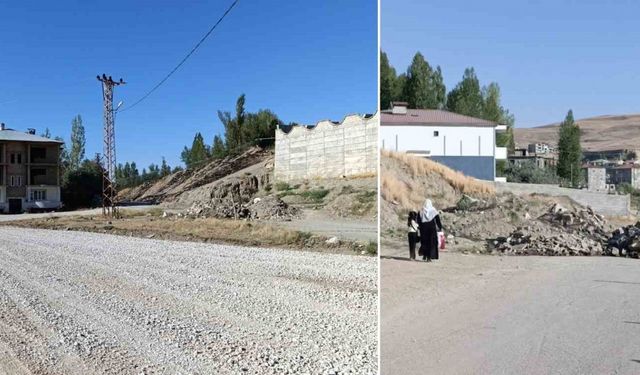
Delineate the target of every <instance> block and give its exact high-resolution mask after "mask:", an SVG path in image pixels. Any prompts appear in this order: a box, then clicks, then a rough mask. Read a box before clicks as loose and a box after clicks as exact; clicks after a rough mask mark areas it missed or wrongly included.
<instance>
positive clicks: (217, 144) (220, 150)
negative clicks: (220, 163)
mask: <svg viewBox="0 0 640 375" xmlns="http://www.w3.org/2000/svg"><path fill="white" fill-rule="evenodd" d="M225 156H227V150H226V148H225V147H224V142H223V141H222V138H220V136H219V135H216V136H214V137H213V145H212V146H211V157H213V158H215V159H222V158H224V157H225Z"/></svg>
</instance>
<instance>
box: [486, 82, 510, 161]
mask: <svg viewBox="0 0 640 375" xmlns="http://www.w3.org/2000/svg"><path fill="white" fill-rule="evenodd" d="M500 96H501V95H500V86H498V84H497V83H495V82H492V83H490V84H489V85H488V86H485V87H483V88H482V97H483V100H484V104H483V106H482V108H483V115H482V116H481V117H482V118H483V119H485V120H489V121H493V122H495V123H498V124H501V125H507V131H506V132H503V133H498V135H497V137H496V145H497V146H500V147H507V149H508V150H509V152H513V151H514V149H515V141H514V139H513V125H514V123H515V119H514V117H513V115H512V114H510V113H509V111H508V110H506V109H505V108H504V107H502V105H501V104H500Z"/></svg>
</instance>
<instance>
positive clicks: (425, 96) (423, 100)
mask: <svg viewBox="0 0 640 375" xmlns="http://www.w3.org/2000/svg"><path fill="white" fill-rule="evenodd" d="M394 101H401V102H406V103H407V104H408V106H409V108H414V109H443V110H447V111H450V112H454V113H458V114H461V115H466V116H472V117H476V118H481V119H484V120H488V121H493V122H496V123H499V124H502V125H507V131H506V132H504V133H499V134H498V136H497V138H496V144H497V145H498V146H500V147H507V148H508V149H509V151H510V152H512V151H513V150H514V148H515V142H514V137H513V125H514V123H515V117H514V116H513V114H511V113H510V112H509V110H507V109H506V108H504V107H503V106H502V104H501V93H500V86H499V85H498V84H497V83H495V82H491V83H489V84H488V85H485V86H481V85H480V81H479V79H478V77H477V76H476V73H475V70H474V69H473V68H467V69H465V71H464V74H463V75H462V80H461V81H460V82H459V83H458V84H457V85H456V86H455V87H454V88H453V89H451V90H450V91H449V92H447V89H446V87H445V84H444V79H443V76H442V69H441V68H440V66H436V67H435V68H433V67H432V66H431V64H429V62H427V60H425V58H424V56H423V55H422V54H421V53H420V52H416V54H415V55H414V56H413V60H412V61H411V64H410V65H409V67H408V68H407V70H406V72H405V73H401V74H400V75H398V74H397V73H396V69H395V68H394V67H393V66H392V65H391V64H390V63H389V58H388V56H387V54H386V53H385V52H383V51H380V103H379V104H380V109H382V110H385V109H389V108H390V106H391V102H394Z"/></svg>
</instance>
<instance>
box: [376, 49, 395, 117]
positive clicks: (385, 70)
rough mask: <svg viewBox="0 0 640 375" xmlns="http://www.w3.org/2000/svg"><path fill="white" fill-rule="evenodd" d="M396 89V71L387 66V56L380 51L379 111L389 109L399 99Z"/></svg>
mask: <svg viewBox="0 0 640 375" xmlns="http://www.w3.org/2000/svg"><path fill="white" fill-rule="evenodd" d="M395 89H396V70H395V69H394V68H393V67H392V66H391V65H390V64H389V58H388V57H387V54H386V53H384V52H382V51H380V109H389V107H390V105H391V102H392V101H394V100H397V99H399V95H396V93H395V92H394V91H395Z"/></svg>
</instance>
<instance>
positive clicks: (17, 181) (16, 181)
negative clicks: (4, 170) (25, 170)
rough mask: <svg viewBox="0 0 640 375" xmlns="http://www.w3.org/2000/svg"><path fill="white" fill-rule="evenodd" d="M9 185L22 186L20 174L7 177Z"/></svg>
mask: <svg viewBox="0 0 640 375" xmlns="http://www.w3.org/2000/svg"><path fill="white" fill-rule="evenodd" d="M9 186H11V187H19V186H22V176H16V175H13V176H10V177H9Z"/></svg>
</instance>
